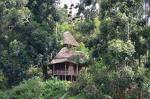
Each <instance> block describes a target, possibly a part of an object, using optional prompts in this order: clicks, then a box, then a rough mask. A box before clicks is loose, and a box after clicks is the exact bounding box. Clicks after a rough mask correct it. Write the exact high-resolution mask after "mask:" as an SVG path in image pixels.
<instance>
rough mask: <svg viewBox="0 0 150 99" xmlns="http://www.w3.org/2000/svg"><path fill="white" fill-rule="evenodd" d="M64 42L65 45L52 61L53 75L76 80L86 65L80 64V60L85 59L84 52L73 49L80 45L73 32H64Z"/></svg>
mask: <svg viewBox="0 0 150 99" xmlns="http://www.w3.org/2000/svg"><path fill="white" fill-rule="evenodd" d="M63 44H64V47H63V48H62V49H61V50H60V51H59V53H58V54H57V55H56V56H55V57H54V58H53V60H52V61H51V64H52V65H53V67H52V75H53V76H56V77H58V78H59V79H61V80H68V81H75V80H76V77H77V76H78V75H79V71H80V70H81V68H82V67H84V66H83V65H82V64H79V61H78V60H83V59H84V58H85V56H84V54H83V53H81V52H77V51H74V50H72V49H71V48H72V47H77V46H79V44H78V42H77V41H76V40H75V39H74V37H73V36H72V35H71V33H69V32H65V33H64V34H63Z"/></svg>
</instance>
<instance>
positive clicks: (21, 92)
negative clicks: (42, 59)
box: [0, 77, 70, 99]
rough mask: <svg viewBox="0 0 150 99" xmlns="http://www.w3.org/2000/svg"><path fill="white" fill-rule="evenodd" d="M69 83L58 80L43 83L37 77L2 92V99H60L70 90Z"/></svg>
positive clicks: (0, 93)
mask: <svg viewBox="0 0 150 99" xmlns="http://www.w3.org/2000/svg"><path fill="white" fill-rule="evenodd" d="M69 86H70V85H69V83H68V82H65V81H59V80H56V79H53V80H48V81H42V80H41V79H40V78H38V77H35V78H32V79H29V80H27V81H23V82H22V83H20V84H19V85H18V86H15V87H13V88H12V89H10V90H7V91H5V92H1V91H0V97H1V99H49V98H54V99H57V98H60V97H61V96H62V95H63V94H64V93H66V91H67V90H68V88H69Z"/></svg>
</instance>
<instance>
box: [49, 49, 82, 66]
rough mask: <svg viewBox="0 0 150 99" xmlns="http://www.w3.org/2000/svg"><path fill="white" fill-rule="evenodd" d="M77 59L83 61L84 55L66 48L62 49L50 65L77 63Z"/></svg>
mask: <svg viewBox="0 0 150 99" xmlns="http://www.w3.org/2000/svg"><path fill="white" fill-rule="evenodd" d="M77 58H80V59H83V58H84V55H83V54H82V53H80V52H76V51H73V50H69V49H68V48H67V47H64V48H62V49H61V50H60V51H59V53H58V54H57V55H56V56H55V57H54V59H53V60H52V61H51V64H56V63H63V62H71V63H78V62H77Z"/></svg>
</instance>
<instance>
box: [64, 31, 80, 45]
mask: <svg viewBox="0 0 150 99" xmlns="http://www.w3.org/2000/svg"><path fill="white" fill-rule="evenodd" d="M63 44H67V45H73V46H79V43H78V42H77V41H76V40H75V38H74V37H73V36H72V34H71V33H70V32H64V33H63Z"/></svg>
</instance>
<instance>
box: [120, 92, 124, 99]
mask: <svg viewBox="0 0 150 99" xmlns="http://www.w3.org/2000/svg"><path fill="white" fill-rule="evenodd" d="M119 99H125V91H124V90H120V91H119Z"/></svg>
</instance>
